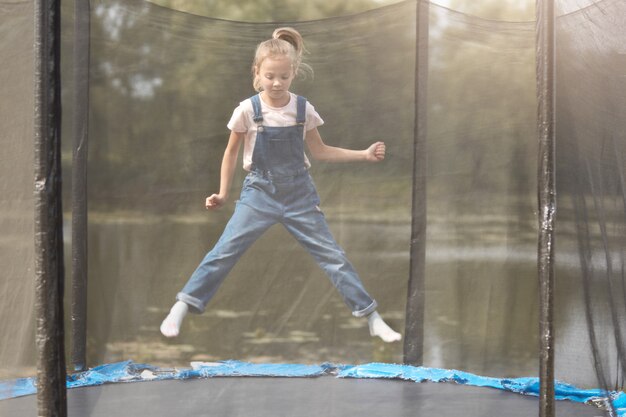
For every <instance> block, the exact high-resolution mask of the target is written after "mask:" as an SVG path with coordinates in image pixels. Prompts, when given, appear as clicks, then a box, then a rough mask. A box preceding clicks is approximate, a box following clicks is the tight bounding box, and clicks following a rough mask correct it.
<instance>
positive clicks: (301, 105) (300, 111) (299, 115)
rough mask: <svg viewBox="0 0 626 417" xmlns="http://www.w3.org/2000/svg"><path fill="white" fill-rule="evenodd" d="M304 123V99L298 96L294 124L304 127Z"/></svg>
mask: <svg viewBox="0 0 626 417" xmlns="http://www.w3.org/2000/svg"><path fill="white" fill-rule="evenodd" d="M305 122H306V98H304V97H302V96H298V113H297V115H296V123H297V124H299V125H304V123H305Z"/></svg>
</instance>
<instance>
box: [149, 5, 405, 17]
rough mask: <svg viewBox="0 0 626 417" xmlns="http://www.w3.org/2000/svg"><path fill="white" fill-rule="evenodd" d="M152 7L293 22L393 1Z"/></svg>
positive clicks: (350, 11)
mask: <svg viewBox="0 0 626 417" xmlns="http://www.w3.org/2000/svg"><path fill="white" fill-rule="evenodd" d="M151 1H152V2H153V3H154V4H157V5H159V6H163V7H168V8H171V9H174V10H180V11H185V12H188V13H193V14H196V15H199V16H207V17H212V18H219V19H227V20H238V21H246V22H294V21H303V20H314V19H323V18H327V17H334V16H344V15H348V14H352V13H358V12H362V11H365V10H370V9H373V8H376V7H380V6H383V5H385V4H390V3H394V2H396V1H397V0H383V1H376V0H350V1H334V0H308V1H300V0H238V1H228V0H212V1H198V0H151Z"/></svg>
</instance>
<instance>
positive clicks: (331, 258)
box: [160, 28, 401, 342]
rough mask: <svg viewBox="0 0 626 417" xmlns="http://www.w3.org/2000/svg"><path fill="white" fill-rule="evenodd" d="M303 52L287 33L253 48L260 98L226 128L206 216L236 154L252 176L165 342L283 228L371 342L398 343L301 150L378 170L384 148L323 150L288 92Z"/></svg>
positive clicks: (314, 118)
mask: <svg viewBox="0 0 626 417" xmlns="http://www.w3.org/2000/svg"><path fill="white" fill-rule="evenodd" d="M303 51H304V44H303V41H302V37H301V36H300V34H299V33H298V32H297V31H296V30H294V29H292V28H279V29H276V30H275V31H274V33H273V35H272V39H270V40H267V41H265V42H262V43H260V44H259V45H258V47H257V50H256V54H255V57H254V61H253V63H252V74H253V80H254V81H253V85H254V88H255V90H257V91H259V94H257V95H255V96H253V97H251V98H249V99H247V100H245V101H243V102H242V103H240V105H239V107H237V108H236V109H235V111H234V113H233V116H232V118H231V119H230V121H229V123H228V128H229V129H230V130H231V134H230V138H229V140H228V145H227V146H226V151H225V152H224V158H223V160H222V168H221V179H220V191H219V193H218V194H213V195H211V196H210V197H208V198H207V199H206V207H207V209H209V210H214V209H217V208H220V207H222V206H223V205H224V203H225V202H226V200H227V198H228V193H229V190H230V186H231V182H232V178H233V173H234V170H235V164H236V161H237V155H238V153H239V148H240V147H241V144H242V143H243V145H244V146H243V148H244V150H243V153H244V155H243V168H244V169H245V170H246V171H249V174H248V175H247V176H246V178H245V180H244V183H243V188H242V191H241V197H240V199H239V201H238V202H237V204H236V208H235V211H234V213H233V215H232V217H231V219H230V221H229V222H228V224H227V225H226V228H225V230H224V232H223V234H222V236H221V238H220V239H219V240H218V242H217V243H216V245H215V247H214V248H213V249H212V250H211V251H210V252H209V253H208V254H207V255H206V256H205V258H204V259H203V260H202V262H201V263H200V265H199V266H198V268H197V269H196V271H195V272H194V273H193V275H192V276H191V278H190V279H189V281H188V282H187V284H186V285H185V287H184V288H183V289H182V291H181V292H180V293H178V295H177V297H176V299H177V300H178V301H177V302H176V304H174V306H173V307H172V309H171V310H170V312H169V314H168V316H167V317H166V318H165V320H163V323H162V324H161V328H160V329H161V333H162V334H163V335H164V336H166V337H175V336H177V335H178V334H179V331H180V327H181V324H182V321H183V318H184V317H185V315H186V314H187V312H188V311H191V312H193V313H202V312H203V311H204V309H205V307H206V305H207V303H208V302H209V300H210V299H211V298H212V297H213V295H214V294H215V292H216V291H217V289H218V287H219V285H220V284H221V283H222V281H223V280H224V278H225V277H226V275H227V274H228V272H229V271H230V270H231V269H232V267H233V266H234V265H235V263H236V262H237V260H238V259H239V258H240V257H241V255H243V253H244V252H245V251H246V249H248V248H249V247H250V245H252V243H253V242H254V241H255V240H256V239H258V238H259V237H260V236H261V234H263V232H265V230H267V229H268V228H269V227H270V226H272V225H273V224H276V223H281V224H282V225H283V226H284V227H285V228H286V229H287V230H288V231H289V232H290V233H291V234H292V235H293V236H294V237H295V238H296V239H297V240H298V241H299V242H300V243H301V244H302V245H303V246H304V247H305V248H306V249H307V250H308V251H309V252H310V253H311V255H313V257H314V258H315V260H316V261H317V263H318V264H319V265H320V267H322V269H323V270H324V271H325V272H326V274H327V275H328V277H329V278H330V280H331V281H332V283H333V284H334V285H335V287H336V288H337V290H338V291H339V293H340V294H341V296H342V297H343V299H344V301H345V303H346V304H347V305H348V307H349V308H350V309H351V310H352V314H353V315H354V316H356V317H368V323H369V329H370V334H371V335H372V336H378V337H380V338H381V339H382V340H384V341H385V342H394V341H397V340H400V339H401V335H400V334H399V333H397V332H395V331H394V330H392V329H391V328H390V327H389V326H388V325H387V324H386V323H385V322H384V321H383V320H382V318H381V317H380V315H379V314H378V313H377V312H376V307H377V304H376V301H374V300H373V299H372V298H371V297H370V295H369V294H368V293H367V292H366V291H365V289H364V288H363V284H362V283H361V279H360V278H359V276H358V275H357V273H356V271H355V270H354V268H353V266H352V265H351V264H350V262H349V261H348V260H347V258H346V256H345V253H344V252H343V250H342V249H341V248H340V247H339V245H338V244H337V242H336V241H335V239H334V238H333V236H332V235H331V233H330V231H329V229H328V225H327V224H326V220H325V218H324V215H323V214H322V212H321V211H320V208H319V203H320V201H319V197H318V195H317V191H316V190H315V187H314V185H313V182H312V180H311V177H310V175H309V172H308V169H309V167H310V163H309V161H308V159H307V157H306V155H305V153H304V142H306V144H307V147H308V149H309V152H310V154H311V156H312V157H313V158H314V159H316V160H323V161H331V162H343V161H369V162H379V161H382V160H383V159H384V158H385V144H384V143H383V142H376V143H374V144H372V145H371V146H370V147H369V148H367V149H365V150H362V151H354V150H348V149H343V148H337V147H332V146H328V145H326V144H325V143H324V142H323V141H322V138H321V137H320V134H319V132H318V131H317V126H320V125H321V124H322V123H323V121H322V119H321V118H320V116H319V115H318V114H317V112H316V111H315V109H314V108H313V106H312V105H311V104H309V103H307V101H306V99H305V98H303V97H299V96H296V95H295V94H293V93H291V92H290V91H289V87H290V85H291V82H292V81H293V80H294V78H295V77H296V75H297V74H298V73H299V71H301V70H302V69H303V68H304V69H310V68H309V67H308V66H307V65H306V64H303V63H302V62H301V59H302V53H303Z"/></svg>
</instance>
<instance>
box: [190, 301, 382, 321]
mask: <svg viewBox="0 0 626 417" xmlns="http://www.w3.org/2000/svg"><path fill="white" fill-rule="evenodd" d="M183 301H184V300H183ZM376 308H378V303H377V302H376V300H374V301H372V304H370V305H368V306H367V307H365V308H364V309H363V310H358V311H353V312H352V315H353V316H354V317H365V316H369V315H370V314H372V313H373V312H374V311H376Z"/></svg>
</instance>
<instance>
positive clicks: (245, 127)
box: [227, 92, 324, 171]
mask: <svg viewBox="0 0 626 417" xmlns="http://www.w3.org/2000/svg"><path fill="white" fill-rule="evenodd" d="M289 94H290V96H291V98H290V100H289V103H288V104H287V105H286V106H284V107H280V108H276V107H270V106H268V105H267V104H265V102H264V101H263V100H261V113H262V114H263V122H262V123H263V125H265V126H278V127H285V126H293V125H295V124H296V115H297V112H298V108H297V107H298V105H297V101H298V99H297V96H296V95H295V94H293V93H291V92H290V93H289ZM322 124H324V121H323V120H322V118H321V117H320V115H319V114H318V113H317V112H316V111H315V108H314V107H313V105H311V104H310V103H309V102H308V101H307V103H306V122H305V123H304V131H305V132H308V131H309V130H311V129H314V128H316V127H318V126H321V125H322ZM227 126H228V128H229V129H230V130H232V131H233V132H239V133H242V132H245V133H246V137H245V141H244V145H243V169H245V170H246V171H250V168H251V166H252V152H253V151H254V144H255V142H256V132H257V124H256V123H255V122H254V109H253V108H252V100H250V99H249V98H248V99H246V100H244V101H242V102H241V103H239V106H238V107H237V108H236V109H235V110H234V111H233V115H232V117H231V118H230V121H229V122H228V125H227ZM302 140H304V138H302ZM304 162H305V164H306V166H307V167H310V166H311V163H310V162H309V159H308V158H307V156H306V155H304Z"/></svg>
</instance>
